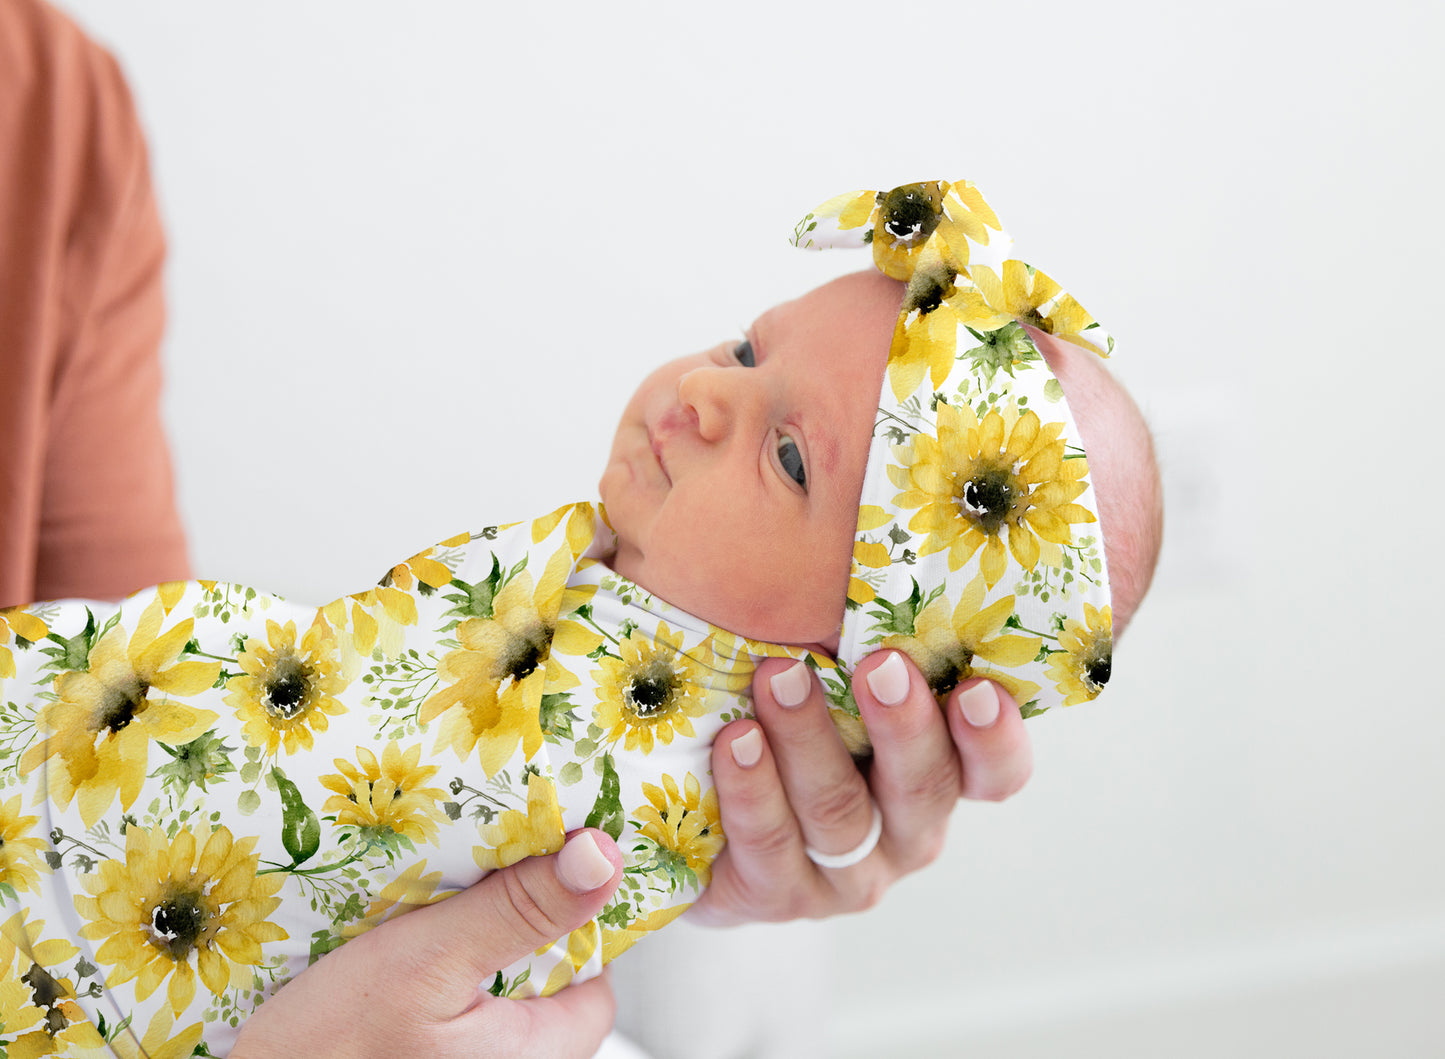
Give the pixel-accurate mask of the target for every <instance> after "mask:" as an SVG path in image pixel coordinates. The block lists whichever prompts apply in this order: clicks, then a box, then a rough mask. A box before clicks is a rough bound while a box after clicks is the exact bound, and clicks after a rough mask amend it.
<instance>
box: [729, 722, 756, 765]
mask: <svg viewBox="0 0 1445 1059" xmlns="http://www.w3.org/2000/svg"><path fill="white" fill-rule="evenodd" d="M732 751H733V760H734V761H736V762H737V763H738V764H739V765H741V766H742V767H743V768H745V769H750V768H752V767H753V766H754V765H756V764H757V763H758V762H759V761H761V760H762V759H763V733H762V732H761V731H760V730H759V729H757V728H754V729H753V730H752V731H750V732H749V733H748V734H747V735H742V736H738V738H736V739H734V740H733V745H732Z"/></svg>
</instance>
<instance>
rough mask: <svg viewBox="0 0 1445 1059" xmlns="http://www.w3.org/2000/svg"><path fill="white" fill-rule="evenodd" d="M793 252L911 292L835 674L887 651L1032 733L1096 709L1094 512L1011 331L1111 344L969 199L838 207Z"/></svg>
mask: <svg viewBox="0 0 1445 1059" xmlns="http://www.w3.org/2000/svg"><path fill="white" fill-rule="evenodd" d="M793 244H794V245H795V246H801V247H805V248H810V249H822V248H824V247H837V246H854V247H862V246H871V247H872V250H873V261H874V264H876V265H877V266H878V268H879V270H880V271H882V272H883V273H884V274H885V275H888V276H891V277H893V278H894V279H898V280H903V281H904V282H906V283H907V284H908V287H907V291H906V293H905V294H904V297H903V304H902V307H901V309H900V311H899V315H898V322H897V324H896V326H895V328H894V331H893V341H892V344H891V345H890V347H889V353H888V369H887V375H886V378H885V379H884V383H883V387H882V395H881V397H880V402H879V408H878V414H877V418H876V419H875V421H874V426H873V440H872V443H871V445H870V448H869V455H868V467H867V471H866V473H865V477H864V481H863V496H862V500H861V503H860V505H859V509H858V533H857V537H856V538H855V541H854V546H853V576H852V580H851V582H850V584H849V589H848V609H847V612H846V613H845V615H844V618H843V628H842V638H841V643H840V645H839V657H840V658H841V659H843V660H845V661H846V662H847V664H848V665H850V666H851V665H852V664H853V663H855V662H857V661H858V660H859V659H861V658H863V657H864V656H865V655H867V654H868V653H870V652H871V651H873V650H875V649H877V648H878V647H894V648H898V649H900V650H903V651H905V652H906V653H907V654H909V655H910V656H911V657H912V658H913V659H914V661H916V662H917V663H918V665H919V667H920V669H922V671H923V673H924V675H925V676H926V677H927V679H928V682H929V684H930V686H931V687H932V688H933V690H934V692H935V694H938V695H943V694H946V693H947V692H948V691H950V690H952V688H953V687H954V686H955V685H957V684H958V683H959V682H960V681H962V680H964V679H966V678H967V677H971V676H986V677H988V678H990V679H992V680H996V681H998V682H999V683H1000V684H1002V685H1003V686H1004V687H1006V688H1007V689H1008V690H1009V692H1010V693H1011V694H1012V695H1013V696H1014V698H1015V700H1016V701H1017V702H1018V703H1019V704H1020V706H1021V707H1022V710H1023V715H1024V716H1025V717H1028V716H1032V715H1033V714H1036V713H1042V712H1043V711H1044V710H1047V709H1049V708H1050V707H1052V706H1057V705H1064V706H1071V705H1074V704H1075V703H1079V702H1085V701H1087V700H1089V699H1093V698H1095V697H1096V696H1097V695H1098V694H1099V692H1100V691H1102V690H1103V687H1104V684H1105V683H1106V682H1107V681H1108V679H1109V672H1110V665H1111V659H1112V653H1113V619H1112V613H1111V611H1110V608H1109V582H1108V570H1107V568H1106V567H1105V563H1104V543H1103V539H1102V536H1101V534H1100V532H1099V527H1098V521H1097V518H1096V515H1095V512H1096V511H1097V504H1096V501H1095V499H1094V491H1093V488H1092V486H1091V485H1090V482H1089V476H1088V461H1087V459H1086V458H1085V455H1084V450H1083V446H1082V442H1081V440H1080V438H1079V433H1078V430H1077V429H1076V427H1075V425H1074V420H1073V417H1072V416H1071V415H1070V413H1069V408H1068V404H1067V402H1066V401H1065V400H1064V393H1063V388H1062V387H1061V386H1060V385H1059V381H1058V379H1056V378H1055V377H1054V375H1053V373H1052V372H1051V371H1050V370H1049V367H1048V364H1047V363H1046V362H1045V361H1044V359H1043V357H1042V355H1041V354H1040V353H1039V351H1038V348H1037V347H1036V346H1035V345H1034V342H1033V340H1032V339H1031V338H1030V337H1029V333H1028V331H1026V330H1025V329H1024V327H1023V326H1022V325H1024V324H1028V325H1031V326H1033V327H1037V328H1039V329H1040V330H1042V331H1045V332H1047V333H1049V334H1051V335H1054V336H1055V337H1056V338H1059V339H1062V340H1064V341H1067V342H1072V343H1074V344H1076V345H1079V346H1082V347H1084V348H1085V349H1089V350H1092V351H1093V352H1095V353H1098V354H1099V355H1100V356H1105V357H1106V356H1108V355H1109V354H1110V353H1111V352H1112V351H1113V344H1114V343H1113V339H1112V338H1110V337H1109V335H1108V333H1107V332H1105V331H1104V329H1103V328H1101V327H1100V326H1099V325H1098V324H1096V323H1095V322H1094V320H1093V318H1092V317H1091V316H1090V315H1089V314H1088V313H1087V312H1085V311H1084V308H1083V306H1081V305H1080V304H1079V303H1078V302H1077V301H1076V300H1075V299H1074V298H1073V297H1072V296H1070V295H1069V294H1068V293H1066V292H1065V291H1064V290H1063V288H1061V287H1060V286H1059V285H1058V284H1057V283H1055V282H1054V281H1053V280H1052V279H1050V278H1049V277H1048V276H1046V275H1045V274H1044V273H1043V272H1041V271H1039V270H1038V269H1035V268H1033V267H1031V266H1029V265H1026V264H1024V263H1023V262H1022V261H1018V260H1014V259H1012V258H1009V257H1008V252H1009V250H1010V249H1011V248H1012V240H1011V239H1010V238H1009V237H1008V235H1006V234H1005V233H1004V231H1003V228H1002V226H1001V225H1000V223H999V220H998V217H997V215H996V214H995V213H994V212H993V210H992V209H991V208H990V207H989V205H988V203H987V202H985V201H984V199H983V196H982V195H981V194H980V193H979V191H978V189H977V188H975V187H974V186H973V185H972V184H971V183H969V182H967V181H954V182H949V181H933V182H927V183H921V184H905V185H903V186H901V187H896V188H894V189H893V190H892V191H887V192H883V191H879V192H873V191H854V192H849V193H848V194H845V195H839V196H837V197H836V198H832V199H829V200H828V201H827V202H825V203H823V204H822V205H821V206H819V207H818V208H817V209H815V210H814V211H813V212H812V213H810V214H808V215H807V216H806V217H804V218H803V220H802V221H801V222H800V223H799V225H798V226H797V228H796V229H795V231H794V234H793ZM824 680H825V682H828V683H831V681H830V677H829V675H828V674H824ZM833 690H835V691H837V692H840V693H846V690H847V689H846V687H842V688H839V687H836V686H835V687H834V689H833ZM835 702H838V703H843V704H845V708H846V703H849V702H851V695H849V694H838V695H835ZM853 709H854V710H856V706H854V707H853Z"/></svg>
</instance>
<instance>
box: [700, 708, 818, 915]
mask: <svg viewBox="0 0 1445 1059" xmlns="http://www.w3.org/2000/svg"><path fill="white" fill-rule="evenodd" d="M712 772H713V782H714V783H715V784H717V791H718V807H719V809H720V810H721V812H722V825H723V833H724V834H726V835H727V839H728V842H727V845H726V846H725V847H723V851H722V853H721V855H720V856H719V857H718V859H717V860H716V861H714V862H713V866H712V883H711V884H710V885H709V886H708V888H707V890H706V891H705V892H704V893H703V895H702V897H700V898H699V899H698V901H697V903H696V904H694V905H693V907H692V908H691V909H690V910H689V911H688V919H690V920H692V921H693V922H694V923H702V924H705V925H707V926H715V927H721V926H734V925H736V924H739V923H749V922H754V921H757V920H765V921H782V920H788V919H793V918H796V917H797V915H798V914H799V913H800V912H803V913H804V914H806V912H807V911H809V910H810V906H809V905H808V903H807V902H808V899H809V897H810V896H811V895H812V894H813V891H814V890H816V889H817V885H816V884H817V883H818V882H819V880H818V879H817V878H816V870H815V869H814V867H813V865H812V864H811V862H809V861H808V859H807V856H806V855H805V853H804V851H803V834H802V831H801V830H800V829H799V827H798V820H797V817H796V816H794V815H793V808H792V806H791V805H790V804H789V803H788V796H787V794H786V793H785V792H784V790H783V784H782V781H781V779H779V777H778V769H777V761H776V760H775V759H774V757H773V755H772V753H771V751H770V750H769V748H768V742H767V738H766V737H765V735H764V733H763V730H762V727H761V726H760V725H759V724H758V723H757V722H756V721H734V722H733V723H732V724H730V725H728V726H727V727H726V728H724V729H723V730H722V731H721V732H720V733H718V737H717V739H716V740H715V741H714V742H713V751H712Z"/></svg>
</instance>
